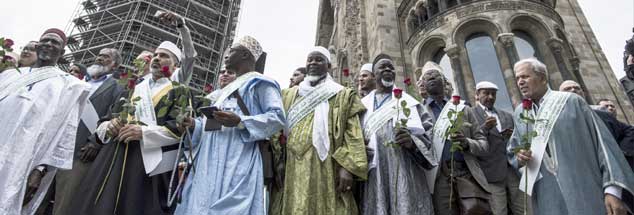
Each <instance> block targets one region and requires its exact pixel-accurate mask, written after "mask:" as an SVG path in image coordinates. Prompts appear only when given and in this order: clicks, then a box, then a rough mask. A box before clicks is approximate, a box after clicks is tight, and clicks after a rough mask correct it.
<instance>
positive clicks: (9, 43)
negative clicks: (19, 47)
mask: <svg viewBox="0 0 634 215" xmlns="http://www.w3.org/2000/svg"><path fill="white" fill-rule="evenodd" d="M13 44H14V43H13V40H11V39H4V44H3V45H2V47H4V49H10V48H11V46H13Z"/></svg>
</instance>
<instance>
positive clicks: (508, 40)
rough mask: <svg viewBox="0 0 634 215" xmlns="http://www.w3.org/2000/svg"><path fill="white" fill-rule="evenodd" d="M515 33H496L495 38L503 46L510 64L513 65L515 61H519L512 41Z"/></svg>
mask: <svg viewBox="0 0 634 215" xmlns="http://www.w3.org/2000/svg"><path fill="white" fill-rule="evenodd" d="M514 38H515V34H513V33H502V34H498V38H497V40H498V41H499V42H500V43H501V44H502V46H503V47H504V51H505V52H506V56H508V58H509V61H510V63H511V65H515V63H517V61H519V58H520V57H519V56H518V55H517V50H516V49H515V42H514Z"/></svg>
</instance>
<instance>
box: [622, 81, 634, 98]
mask: <svg viewBox="0 0 634 215" xmlns="http://www.w3.org/2000/svg"><path fill="white" fill-rule="evenodd" d="M620 82H621V86H623V90H625V94H626V95H627V98H629V99H630V102H631V103H633V104H634V80H632V79H630V78H629V77H627V76H625V77H623V78H621V80H620Z"/></svg>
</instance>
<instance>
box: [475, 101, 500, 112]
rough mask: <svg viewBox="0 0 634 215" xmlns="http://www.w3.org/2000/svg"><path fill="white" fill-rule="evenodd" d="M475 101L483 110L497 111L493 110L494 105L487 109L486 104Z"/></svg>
mask: <svg viewBox="0 0 634 215" xmlns="http://www.w3.org/2000/svg"><path fill="white" fill-rule="evenodd" d="M477 103H478V105H479V106H480V108H482V110H484V111H485V112H486V111H489V112H493V113H495V112H497V111H495V107H493V108H491V109H489V108H487V107H486V106H484V105H482V103H480V101H478V102H477Z"/></svg>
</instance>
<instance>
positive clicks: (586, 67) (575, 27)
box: [556, 0, 634, 123]
mask: <svg viewBox="0 0 634 215" xmlns="http://www.w3.org/2000/svg"><path fill="white" fill-rule="evenodd" d="M556 9H557V12H559V14H560V16H561V17H562V18H563V19H564V23H565V26H564V34H565V35H566V36H567V38H568V41H569V43H570V44H572V46H573V47H574V49H575V52H576V54H577V56H578V60H579V73H580V74H581V76H582V77H583V79H584V83H585V85H586V90H587V91H588V93H589V94H590V95H591V96H592V101H593V102H595V101H598V100H599V99H602V98H607V99H610V100H612V101H614V102H615V104H616V105H617V106H618V112H619V113H618V116H619V119H620V120H625V118H624V117H623V116H624V115H626V116H627V120H628V122H629V123H634V108H633V107H632V104H630V102H629V101H628V99H627V97H626V96H625V93H624V92H623V88H622V87H621V86H620V84H619V82H618V80H617V78H616V76H615V75H614V72H613V71H612V68H611V67H610V64H609V63H608V61H607V58H606V57H605V54H603V50H602V49H601V46H600V45H599V42H598V41H597V38H596V36H595V35H594V33H593V31H592V28H591V27H590V24H589V22H588V20H587V19H586V18H585V15H584V14H583V11H582V10H581V7H580V5H579V3H578V2H577V0H559V1H557V8H556ZM625 39H627V38H623V40H625Z"/></svg>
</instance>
